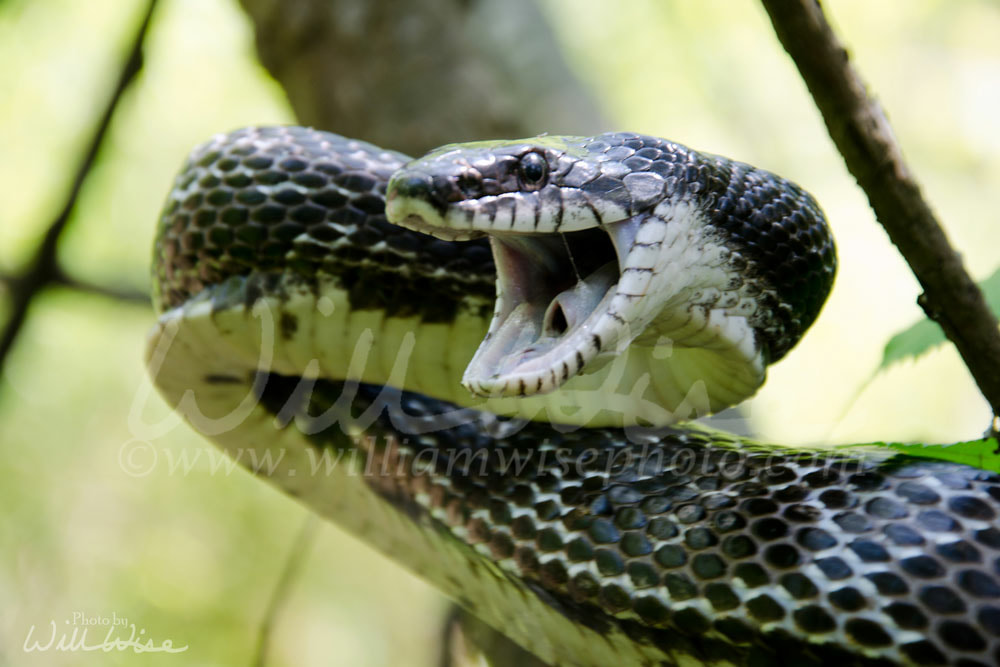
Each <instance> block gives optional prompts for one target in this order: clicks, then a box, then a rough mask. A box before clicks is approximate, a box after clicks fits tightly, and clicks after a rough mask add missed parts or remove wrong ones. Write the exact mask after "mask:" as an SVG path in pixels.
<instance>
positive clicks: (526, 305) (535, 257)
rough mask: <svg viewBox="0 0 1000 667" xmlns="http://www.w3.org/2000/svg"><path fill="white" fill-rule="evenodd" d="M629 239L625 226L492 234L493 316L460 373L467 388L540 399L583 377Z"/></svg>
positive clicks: (631, 231)
mask: <svg viewBox="0 0 1000 667" xmlns="http://www.w3.org/2000/svg"><path fill="white" fill-rule="evenodd" d="M609 235H610V239H609ZM634 236H635V231H634V225H630V224H628V223H627V221H625V224H619V225H618V226H617V227H616V228H614V229H599V228H595V229H592V230H588V231H586V232H576V233H572V234H567V235H559V234H549V235H533V234H532V235H492V236H491V237H490V244H491V246H492V249H493V258H494V262H495V264H496V267H497V304H496V311H495V313H494V315H493V321H492V323H491V324H490V330H489V333H487V335H486V338H485V339H484V340H483V342H482V344H481V345H480V346H479V349H478V350H477V351H476V354H475V356H474V357H473V358H472V361H471V362H470V363H469V365H468V367H467V368H466V370H465V375H464V377H463V379H462V384H463V385H464V386H465V387H466V389H468V390H469V391H470V392H472V393H473V394H477V395H480V396H523V395H530V394H538V393H545V392H548V391H552V390H554V389H556V388H558V387H559V386H560V385H562V384H563V383H564V382H565V381H566V380H568V379H569V378H570V377H572V376H574V375H576V374H578V373H580V372H581V371H583V370H584V368H585V367H586V366H587V362H588V361H589V360H590V359H592V358H593V357H594V355H595V353H596V351H595V350H594V348H593V345H592V343H591V339H592V330H593V329H594V324H595V322H596V321H597V319H599V318H600V317H601V316H602V315H603V314H604V313H605V312H606V311H607V310H608V303H609V302H610V300H611V299H612V298H613V297H614V295H615V292H616V290H615V288H616V286H617V284H618V279H619V277H620V270H619V266H620V265H621V258H622V249H623V248H624V249H625V250H627V249H628V248H629V247H631V243H632V239H633V238H634ZM578 276H582V277H578Z"/></svg>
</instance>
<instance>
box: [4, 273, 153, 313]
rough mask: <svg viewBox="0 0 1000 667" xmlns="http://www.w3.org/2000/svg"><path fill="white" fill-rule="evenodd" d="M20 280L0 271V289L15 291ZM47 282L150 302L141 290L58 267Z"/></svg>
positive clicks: (117, 298) (134, 301)
mask: <svg viewBox="0 0 1000 667" xmlns="http://www.w3.org/2000/svg"><path fill="white" fill-rule="evenodd" d="M20 280H22V278H21V276H15V275H10V274H6V273H0V291H4V292H14V291H16V290H17V289H18V282H19V281H20ZM48 282H49V284H50V285H55V286H58V287H65V288H68V289H71V290H75V291H77V292H86V293H87V294H96V295H97V296H103V297H104V298H106V299H113V300H115V301H122V302H125V303H132V304H135V305H139V306H149V305H150V303H151V300H150V298H149V294H148V293H147V292H144V291H143V290H140V289H136V288H134V287H128V286H124V287H113V286H111V285H101V284H98V283H95V282H91V281H89V280H80V279H79V278H74V277H72V276H70V275H68V274H66V272H65V271H63V270H62V268H60V267H56V275H54V276H52V278H51V279H50V280H49V281H48Z"/></svg>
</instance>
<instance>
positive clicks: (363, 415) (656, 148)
mask: <svg viewBox="0 0 1000 667" xmlns="http://www.w3.org/2000/svg"><path fill="white" fill-rule="evenodd" d="M389 220H391V221H392V222H389ZM487 237H488V238H487ZM835 267H836V259H835V255H834V250H833V242H832V238H831V237H830V234H829V230H828V228H827V226H826V223H825V220H824V219H823V216H822V213H821V212H820V211H819V208H818V207H817V206H816V204H815V202H814V201H813V200H812V198H811V197H810V196H809V195H807V194H806V193H805V192H803V191H802V190H801V189H799V188H798V187H797V186H795V185H794V184H791V183H789V182H788V181H785V180H783V179H781V178H779V177H777V176H774V175H773V174H770V173H768V172H765V171H762V170H759V169H755V168H753V167H750V166H748V165H745V164H742V163H738V162H733V161H730V160H728V159H726V158H721V157H717V156H712V155H707V154H703V153H699V152H697V151H693V150H690V149H688V148H686V147H684V146H681V145H679V144H675V143H672V142H668V141H665V140H662V139H655V138H651V137H644V136H641V135H635V134H626V133H612V134H606V135H600V136H597V137H589V138H580V137H549V136H543V137H536V138H533V139H527V140H522V141H511V142H478V143H474V144H460V145H452V146H446V147H443V148H441V149H438V150H437V151H434V152H432V153H430V154H428V155H427V156H425V157H423V158H421V159H418V160H415V161H411V160H410V158H408V157H407V156H404V155H401V154H398V153H394V152H391V151H385V150H382V149H380V148H378V147H375V146H372V145H370V144H367V143H364V142H360V141H353V140H350V139H346V138H343V137H339V136H337V135H333V134H329V133H325V132H319V131H315V130H310V129H305V128H294V127H281V128H250V129H244V130H240V131H237V132H234V133H231V134H228V135H219V136H217V137H215V138H214V139H212V140H211V141H209V142H208V143H206V144H205V145H203V146H201V147H199V148H198V149H196V150H195V151H194V152H193V153H192V155H191V157H190V158H189V160H188V162H187V163H186V165H185V166H184V168H183V170H182V172H181V173H180V175H179V176H178V178H177V180H176V182H175V184H174V188H173V190H172V191H171V193H170V195H169V197H168V201H167V205H166V207H165V209H164V212H163V215H162V218H161V222H160V226H159V230H158V233H157V240H156V249H155V259H154V279H155V283H156V290H155V292H156V300H157V304H158V308H159V311H160V313H161V315H160V318H159V321H158V323H157V325H156V327H155V328H154V330H153V332H152V333H151V335H150V339H149V345H148V352H147V361H148V364H149V367H150V371H151V374H152V375H153V377H154V381H155V383H156V385H157V387H158V389H159V390H160V392H161V393H162V394H163V395H164V397H165V398H166V399H167V401H168V402H169V403H170V404H171V405H173V406H175V407H176V408H177V410H178V411H179V412H180V413H181V414H182V415H183V416H184V417H185V418H186V419H187V421H188V422H189V423H190V424H191V425H192V426H193V427H194V428H195V429H196V430H198V431H199V432H201V433H203V434H204V435H206V436H207V437H209V438H210V439H212V440H213V441H214V442H215V443H216V444H217V445H219V446H220V447H222V448H223V449H224V450H226V451H227V452H228V453H229V454H230V455H232V456H233V457H235V458H236V459H237V460H238V461H239V462H240V463H242V464H243V465H245V466H246V467H248V468H249V469H250V470H251V471H252V472H254V473H255V474H258V475H261V476H263V477H266V478H267V479H269V481H271V482H272V483H274V484H276V485H277V486H278V487H280V488H281V489H282V490H283V491H285V492H286V493H288V494H291V495H292V496H294V497H297V498H299V499H300V500H301V501H302V502H304V503H305V504H306V505H308V506H309V507H310V508H311V509H313V510H315V511H317V512H318V513H320V514H321V515H323V516H326V517H328V518H329V519H331V520H333V521H334V522H336V523H337V524H339V525H340V526H342V527H343V528H345V529H346V530H348V531H350V532H352V533H354V534H356V535H359V536H361V537H362V538H363V539H364V540H366V541H367V542H368V543H369V544H371V545H372V546H374V547H375V548H377V549H379V550H381V551H383V552H385V553H387V554H389V555H391V556H392V557H393V558H395V559H396V560H397V561H399V562H400V563H401V564H403V565H404V566H405V567H408V568H410V569H411V570H412V571H414V572H416V573H417V574H419V575H421V576H423V577H425V578H426V579H427V580H429V581H430V582H431V583H433V584H434V585H435V586H436V587H437V588H439V589H440V590H441V591H443V592H444V593H445V594H446V595H448V596H450V597H451V598H452V599H454V600H456V601H458V602H459V603H460V604H461V605H462V606H464V607H465V608H466V609H468V610H469V611H471V612H472V613H474V614H475V615H476V616H478V617H479V618H481V619H482V620H484V621H485V622H486V623H488V624H489V625H491V626H493V627H495V628H497V629H499V630H500V631H502V632H503V633H504V634H506V635H508V636H509V637H511V638H512V639H513V640H514V641H516V642H517V643H518V644H520V645H521V646H523V647H524V648H526V649H527V650H529V651H531V652H532V653H534V654H535V655H537V656H539V658H541V659H542V660H544V661H545V662H547V663H550V664H562V665H610V664H616V665H617V664H623V665H624V664H642V665H647V664H648V665H702V664H706V665H755V666H763V665H833V664H837V665H840V666H842V667H843V666H846V665H898V664H916V665H964V666H969V667H971V666H972V665H990V664H997V663H998V662H1000V579H998V568H1000V530H998V526H997V521H996V519H997V511H998V509H1000V477H998V476H997V475H995V474H993V473H990V472H986V471H982V470H978V469H975V468H971V467H965V466H961V465H958V464H953V463H947V462H940V461H937V462H936V461H930V460H923V459H917V458H912V457H907V456H903V455H900V454H895V453H892V452H890V451H887V450H885V449H877V448H864V447H858V448H852V449H836V450H832V449H815V448H814V449H786V448H779V447H774V446H767V445H762V444H759V443H755V442H751V441H748V440H745V439H741V438H738V437H735V436H731V435H727V434H725V433H721V432H716V431H712V430H709V429H707V428H703V427H700V426H697V425H692V424H685V425H681V424H678V420H680V419H687V418H689V417H696V416H700V415H703V414H708V413H710V412H713V411H717V410H719V409H721V408H723V407H725V406H727V405H730V404H734V403H736V402H739V401H740V400H742V399H743V398H746V397H747V396H749V395H751V394H753V393H754V391H756V389H757V388H758V387H759V386H760V384H761V383H762V382H763V381H764V375H765V369H766V366H767V364H769V363H771V362H773V361H775V360H777V359H779V358H781V357H782V356H783V355H784V354H785V353H786V352H787V351H788V350H789V349H790V348H791V347H792V346H793V345H794V344H795V343H796V342H797V340H798V339H799V337H800V336H801V335H802V333H803V332H804V331H805V329H806V328H807V327H808V326H809V324H810V323H811V322H812V321H813V320H814V319H815V317H816V316H817V314H818V313H819V310H820V308H821V306H822V303H823V300H824V299H825V297H826V294H827V292H828V291H829V289H830V286H831V284H832V280H833V274H834V271H835ZM480 341H482V344H481V345H480ZM477 346H479V349H478V351H477V349H476V348H477ZM463 385H464V386H465V389H463ZM251 455H252V456H251ZM268 456H269V457H270V458H268ZM261 460H267V461H268V462H269V465H266V466H265V465H258V463H259V462H260V461H261Z"/></svg>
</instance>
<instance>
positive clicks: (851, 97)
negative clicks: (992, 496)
mask: <svg viewBox="0 0 1000 667" xmlns="http://www.w3.org/2000/svg"><path fill="white" fill-rule="evenodd" d="M761 1H762V4H763V5H764V8H765V9H766V10H767V13H768V15H769V16H770V17H771V23H772V25H773V26H774V31H775V33H777V35H778V39H779V40H781V44H782V46H784V48H785V51H787V52H788V55H789V56H791V58H792V60H793V61H794V62H795V65H796V66H797V67H798V69H799V73H800V74H801V75H802V78H803V80H804V81H805V82H806V86H807V87H808V88H809V92H810V93H811V94H812V97H813V99H814V100H815V102H816V106H817V107H818V108H819V110H820V112H821V113H822V114H823V120H824V121H825V122H826V127H827V130H828V131H829V133H830V137H831V138H832V139H833V142H834V144H836V146H837V149H838V150H839V151H840V154H841V155H842V156H843V157H844V162H845V163H846V164H847V169H848V170H849V171H850V172H851V174H853V176H854V178H855V179H857V181H858V185H860V186H861V188H862V190H864V192H865V194H866V195H867V196H868V201H869V203H870V204H871V207H872V209H873V210H874V211H875V215H876V217H877V218H878V221H879V222H880V223H881V224H882V226H883V227H884V228H885V230H886V232H888V234H889V238H890V239H891V240H892V242H893V243H894V244H895V245H896V247H897V248H898V249H899V252H900V253H901V254H902V255H903V258H904V259H905V260H906V262H907V264H909V265H910V269H911V270H912V271H913V274H914V275H915V276H916V278H917V281H918V282H919V283H920V286H921V288H922V289H923V290H924V292H923V294H922V295H921V296H920V298H919V299H918V300H917V302H918V303H919V304H920V306H921V307H922V308H923V309H924V312H925V313H927V316H928V317H929V318H931V319H932V320H934V321H935V322H937V323H938V324H939V325H940V326H941V329H942V330H944V334H945V336H947V337H948V339H949V340H950V341H951V342H952V343H954V344H955V347H956V348H957V349H958V352H959V354H960V355H961V356H962V359H963V360H964V361H965V365H966V366H967V367H968V369H969V371H970V372H971V373H972V376H973V377H974V378H975V380H976V384H977V385H978V386H979V390H980V391H981V392H982V393H983V395H984V396H985V397H986V400H987V401H988V402H989V403H990V406H991V407H992V409H993V414H994V415H1000V330H998V328H997V327H998V323H997V318H996V317H995V316H994V315H993V313H992V312H991V311H990V309H989V307H988V306H987V304H986V300H985V298H984V297H983V294H982V292H981V291H980V290H979V288H978V287H977V286H976V283H975V282H974V281H973V280H972V278H971V277H970V276H969V274H968V272H967V271H966V270H965V267H964V266H963V264H962V258H961V256H960V255H959V254H958V253H957V252H956V251H955V249H954V248H952V246H951V244H950V243H949V241H948V237H947V236H946V234H945V232H944V230H943V229H942V228H941V225H940V223H939V222H938V220H937V218H936V217H935V215H934V212H933V211H932V210H931V208H930V206H929V205H928V203H927V201H926V200H925V199H924V198H923V195H922V194H921V192H920V186H919V184H918V183H917V181H916V180H915V179H914V177H913V175H912V173H911V171H910V169H909V167H908V166H907V165H906V162H905V161H904V160H903V156H902V152H901V151H900V148H899V146H898V144H897V143H896V140H895V137H894V135H893V133H892V128H891V126H890V125H889V121H888V119H887V118H886V117H885V114H884V113H883V111H882V109H881V107H880V106H879V105H878V103H877V102H876V101H875V100H873V99H872V98H871V97H869V96H868V93H867V91H866V89H865V84H864V82H863V81H862V79H861V77H860V76H859V74H858V72H857V71H856V70H855V69H854V67H853V66H852V64H851V62H850V58H849V56H848V53H847V51H846V50H845V49H844V47H843V46H842V45H841V43H840V41H839V40H838V39H837V36H836V35H835V34H834V33H833V30H832V28H831V27H830V24H829V23H828V22H827V20H826V17H825V16H824V15H823V10H822V8H821V7H820V4H819V2H817V1H816V0H761Z"/></svg>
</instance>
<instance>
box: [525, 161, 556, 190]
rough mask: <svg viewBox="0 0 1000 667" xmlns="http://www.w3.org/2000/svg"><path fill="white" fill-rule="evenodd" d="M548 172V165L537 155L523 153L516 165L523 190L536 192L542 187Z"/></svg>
mask: <svg viewBox="0 0 1000 667" xmlns="http://www.w3.org/2000/svg"><path fill="white" fill-rule="evenodd" d="M548 171H549V165H548V163H547V162H546V161H545V158H544V157H542V155H541V154H539V153H525V154H524V155H522V156H521V161H520V162H518V163H517V175H518V178H520V179H521V186H522V187H523V188H524V189H525V190H537V189H538V188H540V187H542V184H543V183H544V182H545V177H546V176H547V175H548Z"/></svg>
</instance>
